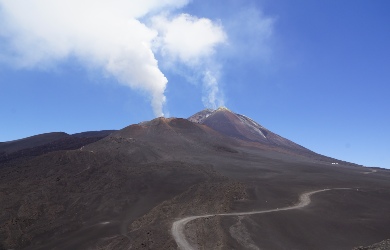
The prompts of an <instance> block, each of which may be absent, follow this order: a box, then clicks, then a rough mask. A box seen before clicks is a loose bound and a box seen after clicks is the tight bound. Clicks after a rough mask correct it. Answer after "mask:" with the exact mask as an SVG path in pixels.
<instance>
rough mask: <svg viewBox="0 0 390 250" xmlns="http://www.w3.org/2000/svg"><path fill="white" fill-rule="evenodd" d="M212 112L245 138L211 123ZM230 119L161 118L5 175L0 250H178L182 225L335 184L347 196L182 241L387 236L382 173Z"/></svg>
mask: <svg viewBox="0 0 390 250" xmlns="http://www.w3.org/2000/svg"><path fill="white" fill-rule="evenodd" d="M218 113H221V115H222V116H225V115H226V116H228V118H229V119H225V118H224V119H225V121H226V123H225V124H224V126H225V127H229V128H236V130H233V131H238V132H237V133H241V134H243V135H242V137H238V136H237V134H234V135H233V136H232V135H231V134H230V135H227V134H226V133H224V131H226V130H223V129H220V130H218V129H217V128H218V126H217V125H216V123H211V124H214V125H210V124H209V125H207V124H206V120H207V118H210V119H209V121H213V120H212V119H215V118H213V114H214V115H218V116H219V114H218ZM230 113H232V112H230V111H229V113H226V111H221V110H220V111H218V112H210V116H209V117H207V118H206V119H204V120H203V121H202V122H201V123H203V124H200V123H196V122H191V121H189V120H187V119H180V118H170V119H166V118H157V119H154V120H152V121H148V122H143V123H140V124H135V125H131V126H128V127H126V128H124V129H122V130H119V131H117V132H114V133H112V134H110V135H109V136H107V137H105V138H103V139H101V140H99V141H97V142H94V143H92V144H88V145H85V146H84V147H80V148H79V149H77V150H61V151H55V152H50V153H48V154H44V155H40V156H37V157H34V158H31V159H26V160H22V161H13V162H12V163H11V164H8V165H6V166H3V167H0V242H1V245H0V246H1V247H0V249H1V248H4V249H10V248H13V249H21V248H25V249H71V248H72V249H177V245H176V242H175V241H174V239H173V237H172V236H171V233H170V229H171V227H172V223H173V222H174V221H175V220H177V219H178V218H183V217H186V216H191V215H201V214H216V213H229V212H240V211H254V210H268V209H273V208H281V207H286V206H290V205H292V204H294V203H296V202H297V199H298V197H299V195H300V194H301V193H303V192H307V191H313V190H319V189H324V188H339V187H343V188H352V189H349V190H334V191H329V192H324V193H321V194H318V195H317V196H315V197H313V198H312V204H311V205H309V206H307V207H305V208H302V209H296V210H290V211H283V212H279V213H269V214H263V215H251V216H239V217H234V216H231V217H220V216H214V217H209V218H204V219H198V220H194V221H192V222H191V223H190V224H188V226H187V227H186V229H185V235H186V236H187V237H188V239H189V242H191V245H192V246H194V248H195V249H196V248H197V249H352V248H353V247H355V246H360V245H371V244H373V243H375V242H380V241H382V240H384V239H387V238H390V227H389V225H390V213H389V212H388V211H389V209H390V191H389V190H390V181H389V180H390V173H389V172H388V171H386V170H378V171H377V172H371V171H369V170H367V169H366V168H363V167H360V166H357V165H345V164H342V162H340V164H339V165H337V166H334V165H331V164H329V163H328V162H324V161H317V160H316V159H314V158H313V157H309V156H308V155H304V154H298V153H294V152H295V151H294V150H297V149H298V148H299V150H303V151H305V150H306V149H301V148H300V147H298V148H294V149H291V147H290V148H288V147H287V145H279V144H277V143H276V142H275V143H273V144H272V146H270V145H271V142H270V141H272V140H271V139H269V141H268V143H267V142H263V141H256V137H254V138H255V139H252V140H251V138H250V137H249V135H248V134H247V132H245V131H244V130H245V129H246V128H245V127H244V128H245V129H242V127H240V129H237V126H238V125H237V124H236V123H235V122H237V120H236V118H235V116H233V118H232V117H231V116H232V115H231V114H230ZM218 116H215V117H218ZM236 116H238V115H236ZM211 118H212V119H211ZM221 119H222V118H221ZM238 119H240V118H238ZM242 119H244V118H242ZM248 119H249V118H248ZM229 123H234V124H229ZM212 126H214V128H213V127H212ZM248 126H249V125H248ZM228 131H231V130H228ZM243 131H244V132H243ZM261 131H263V132H262V133H263V134H264V133H265V132H267V133H268V134H267V135H269V134H270V133H271V132H270V131H268V130H266V129H264V128H263V130H261ZM264 131H265V132H264ZM244 135H245V136H246V137H245V136H244ZM267 135H265V136H266V137H267ZM259 136H261V135H259ZM247 137H248V138H247ZM271 138H272V137H271ZM310 152H311V151H310ZM368 173H369V174H368Z"/></svg>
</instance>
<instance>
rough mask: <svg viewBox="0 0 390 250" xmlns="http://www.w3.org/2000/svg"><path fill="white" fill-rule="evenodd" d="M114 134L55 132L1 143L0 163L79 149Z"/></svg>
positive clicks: (107, 131)
mask: <svg viewBox="0 0 390 250" xmlns="http://www.w3.org/2000/svg"><path fill="white" fill-rule="evenodd" d="M113 132H114V130H102V131H88V132H82V133H77V134H72V135H69V134H67V133H64V132H53V133H45V134H40V135H35V136H31V137H27V138H23V139H20V140H16V141H10V142H2V143H0V162H8V161H11V160H14V159H20V158H30V157H34V156H39V155H42V154H45V153H49V152H53V151H58V150H70V149H77V148H80V147H82V146H84V145H87V144H90V143H92V142H96V141H98V140H100V139H102V138H104V137H106V136H107V135H109V134H111V133H113Z"/></svg>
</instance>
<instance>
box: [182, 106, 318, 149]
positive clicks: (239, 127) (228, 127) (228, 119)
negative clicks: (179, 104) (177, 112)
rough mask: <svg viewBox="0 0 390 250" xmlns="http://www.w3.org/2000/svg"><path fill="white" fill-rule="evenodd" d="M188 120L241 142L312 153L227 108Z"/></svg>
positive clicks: (198, 114)
mask: <svg viewBox="0 0 390 250" xmlns="http://www.w3.org/2000/svg"><path fill="white" fill-rule="evenodd" d="M188 120H190V121H192V122H196V123H200V124H204V125H206V126H208V127H210V128H212V129H214V130H216V131H218V132H220V133H222V134H224V135H227V136H230V137H234V138H238V139H241V140H247V141H255V142H260V143H263V144H269V145H275V146H279V147H285V148H289V149H294V150H299V151H306V152H311V151H310V150H308V149H306V148H304V147H302V146H300V145H298V144H296V143H294V142H292V141H290V140H288V139H285V138H283V137H281V136H279V135H277V134H275V133H273V132H271V131H270V130H268V129H266V128H264V127H263V126H261V125H260V124H258V123H257V122H255V121H253V120H252V119H250V118H249V117H246V116H244V115H240V114H236V113H234V112H232V111H230V110H229V109H227V108H224V107H222V108H219V109H217V110H214V111H213V110H210V109H206V110H203V111H201V112H198V113H196V114H194V115H193V116H191V117H189V118H188Z"/></svg>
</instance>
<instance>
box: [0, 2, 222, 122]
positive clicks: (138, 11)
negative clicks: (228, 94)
mask: <svg viewBox="0 0 390 250" xmlns="http://www.w3.org/2000/svg"><path fill="white" fill-rule="evenodd" d="M188 2H189V0H113V1H106V0H57V1H53V0H0V23H1V25H0V39H1V40H0V49H1V50H0V51H1V52H0V58H1V60H2V61H3V63H4V62H5V61H6V62H7V63H9V62H11V63H12V64H13V65H14V66H16V67H20V68H44V69H46V68H50V67H52V66H53V65H56V64H57V63H60V62H61V61H64V60H67V59H69V58H77V59H78V60H79V62H81V63H83V64H84V65H85V66H86V68H91V67H92V68H98V69H101V70H102V71H103V72H104V73H106V74H109V75H112V76H114V77H115V78H116V79H117V80H118V82H119V83H121V84H124V85H126V86H129V87H130V88H132V89H137V90H140V91H143V92H146V93H147V94H148V95H149V96H150V98H151V105H152V108H153V111H154V114H155V115H156V116H162V115H163V112H162V110H163V106H164V102H165V99H166V97H165V95H164V91H165V89H166V85H167V82H168V80H167V79H166V77H165V76H164V74H163V73H162V72H161V70H160V68H159V65H158V62H157V60H156V55H155V53H161V55H162V58H167V60H172V61H175V62H179V63H184V64H186V65H188V66H190V67H193V68H194V69H196V68H197V67H195V65H200V64H201V63H202V60H204V59H205V58H207V57H210V56H212V55H213V53H214V52H215V47H216V46H217V45H218V44H221V43H223V42H225V40H226V35H225V33H224V30H223V27H222V26H221V25H220V24H219V23H216V22H213V21H211V20H209V19H206V18H198V17H194V16H190V15H188V14H184V13H181V14H178V15H174V14H170V13H175V12H177V11H178V10H179V9H180V8H182V7H184V6H185V5H186V4H188ZM163 13H164V14H163ZM198 69H199V68H198ZM205 72H206V73H205V77H204V79H206V80H207V81H209V86H207V89H210V91H211V92H210V94H209V97H210V98H211V99H210V102H213V101H212V99H213V98H215V96H216V94H215V92H216V91H218V86H217V82H216V79H213V78H212V77H210V76H209V75H211V73H207V72H208V71H205Z"/></svg>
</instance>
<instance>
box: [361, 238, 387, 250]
mask: <svg viewBox="0 0 390 250" xmlns="http://www.w3.org/2000/svg"><path fill="white" fill-rule="evenodd" d="M389 249H390V240H384V241H382V242H379V243H375V244H373V245H371V246H368V247H356V248H354V249H353V250H389Z"/></svg>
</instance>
